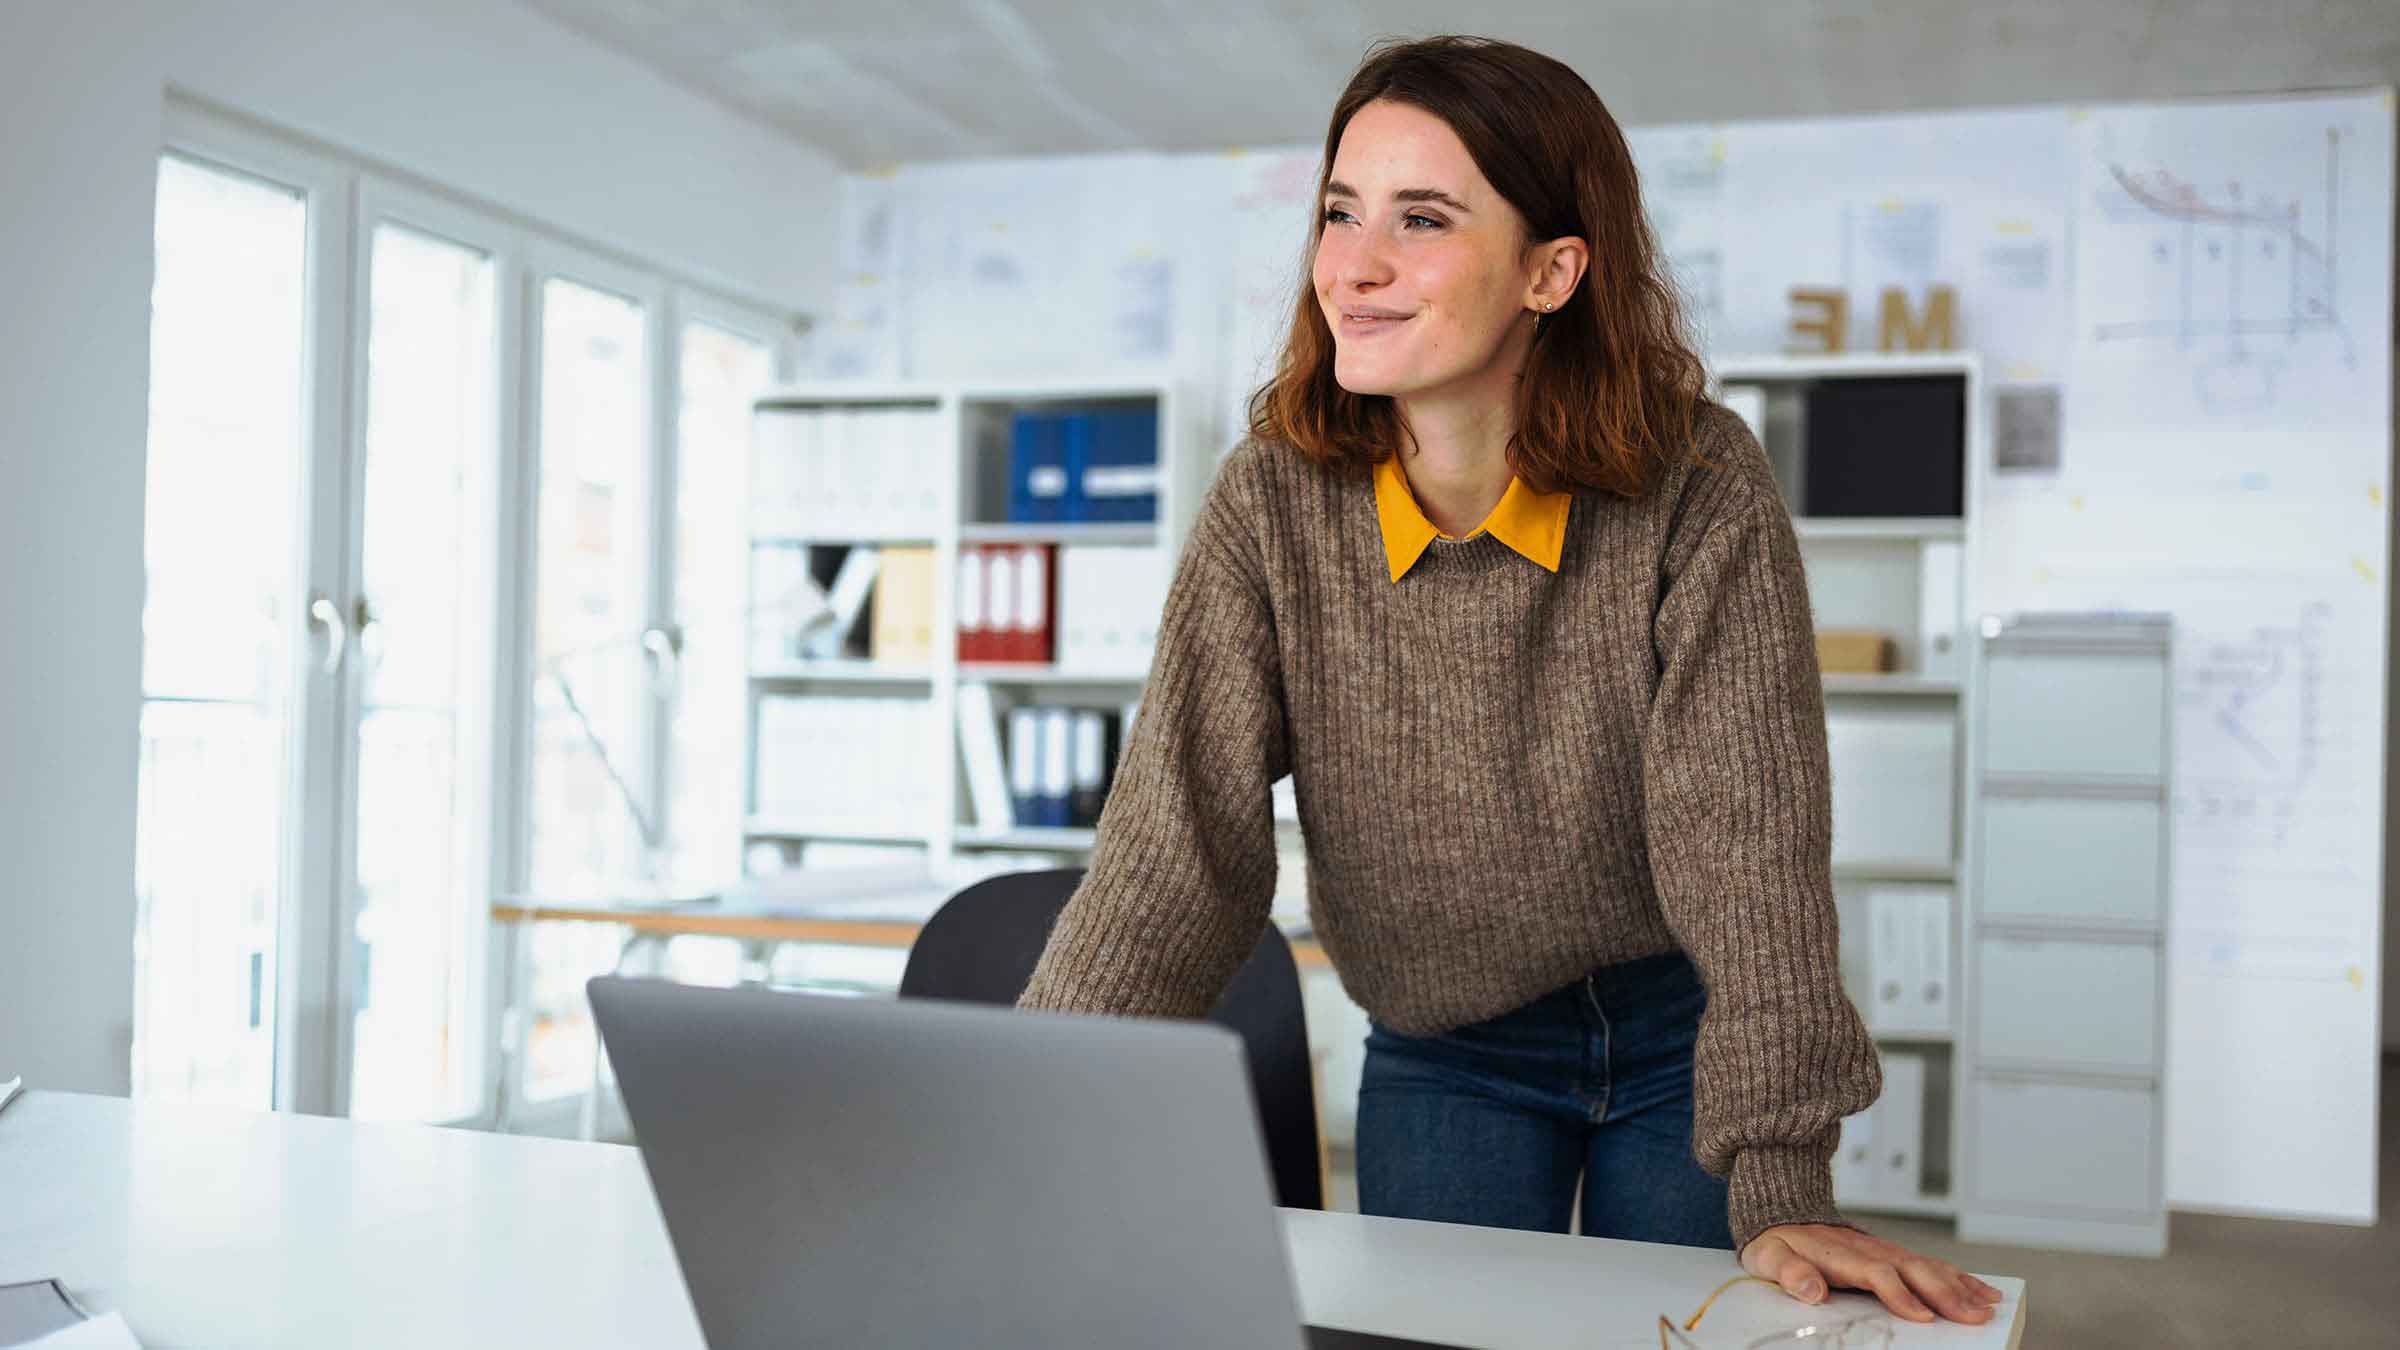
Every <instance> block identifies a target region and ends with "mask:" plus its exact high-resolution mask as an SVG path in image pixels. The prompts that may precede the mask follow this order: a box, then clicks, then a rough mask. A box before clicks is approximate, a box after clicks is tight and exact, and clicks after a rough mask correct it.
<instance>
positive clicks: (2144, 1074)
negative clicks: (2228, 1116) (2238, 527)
mask: <svg viewBox="0 0 2400 1350" xmlns="http://www.w3.org/2000/svg"><path fill="white" fill-rule="evenodd" d="M1981 653H1982V655H1981V660H1982V663H1983V670H1982V678H1981V680H1980V681H1978V688H1979V690H1980V696H1981V698H1982V700H1983V708H1982V716H1981V717H1979V718H1976V719H1973V720H1974V723H1975V726H1976V736H1975V744H1974V745H1973V746H1972V747H1971V748H1970V752H1969V760H1968V765H1969V771H1970V773H1971V774H1972V775H1973V777H1974V780H1975V786H1974V791H1973V793H1972V796H1971V798H1970V800H1971V803H1972V805H1971V806H1970V808H1969V817H1970V818H1969V822H1968V831H1967V863H1968V867H1969V869H1970V875H1972V876H1973V877H1974V879H1975V880H1974V884H1973V885H1972V886H1970V887H1969V888H1968V894H1969V895H1970V896H1971V897H1972V908H1971V911H1970V914H1969V930H1968V931H1969V937H1968V949H1967V960H1966V961H1965V962H1964V971H1963V974H1964V979H1965V985H1964V989H1963V991H1962V992H1963V994H1964V997H1965V1006H1966V1018H1965V1025H1964V1027H1963V1031H1962V1034H1963V1036H1964V1038H1965V1039H1964V1044H1963V1049H1964V1054H1963V1056H1962V1060H1961V1062H1962V1064H1963V1066H1964V1068H1965V1074H1964V1081H1963V1084H1962V1087H1961V1091H1960V1099H1959V1102H1958V1110H1959V1114H1960V1117H1961V1144H1962V1147H1961V1150H1960V1152H1961V1155H1962V1157H1963V1158H1964V1159H1965V1172H1966V1176H1965V1184H1964V1186H1963V1187H1962V1188H1961V1196H1960V1202H1959V1236H1960V1237H1961V1238H1964V1239H1966V1240H1968V1241H1995V1242H2015V1243H2023V1244H2027V1245H2033V1246H2044V1247H2065V1248H2075V1249H2081V1250H2089V1251H2106V1252H2121V1253H2129V1254H2141V1255H2161V1254H2163V1253H2164V1252H2165V1251H2166V1245H2167V1215H2166V1199H2165V1195H2166V1189H2165V1175H2164V1169H2165V1166H2166V1106H2165V1095H2164V1092H2163V1086H2164V1082H2165V1072H2166V987H2167V981H2166V950H2167V948H2166V939H2167V920H2168V912H2167V903H2166V897H2167V857H2168V853H2167V845H2168V815H2167V804H2168V795H2167V794H2168V790H2169V785H2170V776H2169V768H2168V761H2169V753H2168V747H2169V738H2168V729H2169V726H2170V714H2171V712H2172V707H2173V702H2174V685H2173V653H2172V629H2171V627H2170V625H2169V622H2168V620H2167V619H2166V618H2165V617H2164V616H2160V615H2117V614H2106V615H2071V614H2020V615H2014V616H2011V617H2008V618H2005V619H1987V620H1985V621H1984V625H1983V642H1982V644H1981Z"/></svg>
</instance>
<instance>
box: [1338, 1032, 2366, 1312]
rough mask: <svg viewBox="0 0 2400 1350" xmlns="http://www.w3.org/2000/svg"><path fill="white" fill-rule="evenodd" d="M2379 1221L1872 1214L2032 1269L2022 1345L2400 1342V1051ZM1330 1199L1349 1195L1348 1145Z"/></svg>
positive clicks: (1921, 1239) (1341, 1201) (1960, 1249)
mask: <svg viewBox="0 0 2400 1350" xmlns="http://www.w3.org/2000/svg"><path fill="white" fill-rule="evenodd" d="M2381 1121H2382V1130H2383V1140H2382V1146H2381V1151H2380V1164H2379V1166H2378V1168H2377V1174H2376V1175H2377V1182H2378V1187H2379V1190H2380V1192H2381V1194H2380V1196H2379V1199H2378V1202H2377V1204H2376V1213H2377V1214H2379V1215H2381V1216H2382V1221H2381V1222H2380V1223H2378V1224H2377V1225H2376V1226H2375V1227H2373V1228H2351V1227H2337V1226H2334V1225H2331V1224H2315V1223H2285V1222H2280V1221H2276V1220H2270V1219H2234V1218H2225V1217H2221V1216H2218V1215H2213V1214H2181V1213H2179V1214H2176V1215H2175V1216H2174V1217H2173V1219H2172V1221H2171V1222H2170V1223H2169V1226H2168V1232H2167V1255H2166V1257H2165V1258H2164V1259H2162V1260H2148V1259H2142V1258H2133V1257H2113V1256H2085V1255H2080V1254H2076V1253H2069V1252H2048V1251H2036V1250H2033V1249H2030V1248H2025V1247H2000V1246H1989V1245H1981V1244H1975V1243H1965V1242H1960V1241H1958V1240H1956V1239H1955V1238H1953V1237H1952V1236H1951V1235H1950V1234H1951V1226H1950V1225H1949V1224H1946V1223H1941V1222H1935V1221H1924V1220H1915V1219H1893V1218H1884V1217H1881V1216H1875V1217H1872V1218H1869V1219H1867V1220H1866V1223H1867V1226H1868V1227H1869V1228H1871V1229H1872V1230H1873V1231H1875V1232H1876V1233H1878V1234H1881V1235H1882V1236H1884V1237H1887V1238H1890V1239H1891V1240H1892V1241H1894V1242H1899V1243H1904V1244H1906V1245H1908V1246H1909V1247H1912V1248H1914V1249H1916V1250H1918V1251H1922V1252H1925V1253H1928V1254H1930V1255H1934V1256H1939V1257H1941V1258H1942V1259H1943V1260H1946V1261H1952V1262H1956V1263H1957V1264H1959V1265H1961V1266H1964V1267H1966V1268H1967V1269H1969V1270H1982V1271H1990V1272H1995V1273H1999V1274H2006V1275H2015V1276H2018V1277H2020V1278H2022V1279H2023V1280H2025V1281H2026V1283H2027V1286H2028V1288H2029V1290H2030V1296H2029V1298H2028V1300H2027V1303H2028V1308H2029V1312H2030V1315H2029V1316H2028V1318H2027V1320H2026V1323H2025V1342H2024V1350H2080V1347H2085V1346H2109V1347H2112V1350H2148V1347H2153V1346H2155V1347H2160V1348H2161V1350H2166V1348H2168V1347H2172V1350H2254V1348H2255V1347H2261V1346H2277V1347H2281V1346H2303V1345H2306V1346H2320V1345H2322V1346H2369V1345H2395V1344H2400V1290H2395V1288H2394V1284H2393V1281H2394V1277H2395V1275H2396V1274H2400V1056H2394V1055H2389V1054H2387V1055H2386V1056H2385V1057H2384V1061H2383V1110H2382V1115H2381ZM1332 1182H1333V1189H1332V1193H1331V1195H1330V1196H1329V1197H1328V1198H1329V1199H1330V1200H1331V1201H1332V1203H1333V1206H1334V1208H1337V1209H1351V1208H1355V1207H1356V1206H1357V1194H1358V1192H1357V1186H1356V1183H1355V1180H1354V1179H1353V1177H1352V1175H1351V1173H1350V1170H1349V1158H1348V1157H1347V1155H1345V1154H1340V1153H1337V1154H1335V1155H1334V1170H1333V1176H1332Z"/></svg>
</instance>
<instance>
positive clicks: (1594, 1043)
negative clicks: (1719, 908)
mask: <svg viewBox="0 0 2400 1350" xmlns="http://www.w3.org/2000/svg"><path fill="white" fill-rule="evenodd" d="M1707 1006H1708V992H1707V990H1706V988H1705V987H1703V986H1702V984H1701V982H1700V976H1699V972H1698V971H1696V970H1694V969H1693V967H1692V963H1691V961H1690V959H1689V958H1688V957H1686V956H1684V954H1683V953H1681V952H1669V953H1666V954H1665V955H1662V956H1652V957H1644V958H1642V959H1640V960H1637V961H1627V962H1624V963H1623V964H1620V965H1613V966H1603V967H1601V968H1599V969H1597V970H1594V971H1592V972H1591V973H1590V974H1589V975H1587V976H1585V977H1584V978H1583V979H1581V980H1578V981H1576V982H1575V983H1573V984H1570V985H1568V986H1567V987H1565V988H1563V989H1559V990H1555V991H1553V992H1551V993H1548V994H1544V995H1542V996H1541V997H1540V998H1537V999H1535V1000H1534V1001H1533V1002H1531V1003H1528V1004H1526V1005H1525V1006H1524V1007H1521V1008H1518V1009H1516V1010H1515V1011H1513V1012H1507V1013H1502V1014H1501V1015H1500V1016H1498V1017H1495V1018H1492V1019H1491V1020H1490V1021H1487V1022H1477V1023H1473V1024H1471V1025H1468V1026H1463V1027H1460V1028H1458V1029H1457V1030H1455V1031H1450V1032H1445V1033H1443V1034H1442V1035H1439V1036H1424V1037H1418V1036H1403V1035H1400V1034H1399V1033H1397V1032H1394V1031H1392V1030H1391V1029H1389V1028H1387V1027H1385V1026H1384V1025H1383V1024H1381V1023H1380V1022H1376V1021H1373V1020H1372V1019H1370V1020H1369V1022H1368V1027H1369V1030H1368V1034H1367V1058H1366V1067H1365V1070H1364V1072H1363V1074H1362V1075H1361V1077H1360V1080H1359V1089H1358V1207H1359V1210H1360V1211H1361V1212H1362V1213H1366V1214H1382V1215H1389V1216H1393V1217H1397V1218H1404V1219H1435V1220H1439V1221H1441V1222H1444V1223H1474V1224H1483V1225H1486V1226H1488V1227H1495V1228H1526V1229H1535V1230H1541V1231H1547V1232H1553V1233H1564V1232H1566V1231H1567V1225H1568V1221H1569V1219H1570V1217H1571V1216H1572V1213H1573V1208H1574V1203H1575V1198H1576V1187H1577V1183H1578V1181H1580V1182H1581V1185H1582V1192H1583V1232H1585V1233H1586V1234H1589V1235H1591V1236H1593V1237H1610V1238H1632V1239H1636V1240H1639V1241H1643V1242H1671V1243H1676V1244H1679V1245H1682V1246H1687V1247H1719V1248H1724V1249H1727V1250H1731V1249H1732V1247H1733V1231H1732V1226H1731V1224H1730V1222H1729V1221H1728V1219H1727V1217H1726V1209H1725V1183H1724V1182H1723V1181H1720V1180H1718V1179H1717V1178H1715V1177H1712V1176H1710V1175H1708V1174H1707V1173H1706V1172H1703V1171H1701V1170H1700V1164H1699V1163H1698V1162H1697V1161H1696V1160H1695V1159H1694V1158H1693V1157H1692V1045H1693V1042H1694V1041H1695V1040H1696V1039H1697V1038H1698V1036H1699V1031H1700V1013H1701V1010H1702V1009H1704V1008H1706V1007H1707Z"/></svg>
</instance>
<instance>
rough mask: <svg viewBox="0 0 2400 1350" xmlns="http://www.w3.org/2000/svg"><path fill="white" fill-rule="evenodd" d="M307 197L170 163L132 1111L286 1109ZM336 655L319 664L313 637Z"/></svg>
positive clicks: (306, 438) (153, 334) (325, 619)
mask: <svg viewBox="0 0 2400 1350" xmlns="http://www.w3.org/2000/svg"><path fill="white" fill-rule="evenodd" d="M309 215H310V193H309V191H308V189H307V187H306V185H305V184H292V183H284V182H278V181H273V180H270V179H266V178H261V177H254V176H252V175H251V174H249V173H247V172H244V171H241V170H237V169H233V168H229V167H225V166H222V165H218V164H214V163H210V162H206V161H202V160H199V159H197V158H192V157H187V156H184V155H177V154H170V155H167V156H164V157H162V158H161V159H160V161H159V166H158V198H157V217H156V228H157V236H156V258H157V262H156V269H157V270H156V272H155V274H154V275H155V279H154V282H153V286H152V292H151V319H150V349H151V356H150V364H151V379H150V433H149V450H148V461H147V465H148V467H147V469H146V475H147V482H146V485H145V499H146V516H145V521H144V530H143V562H144V570H145V585H144V590H143V597H142V712H141V758H140V763H139V769H138V775H139V785H138V788H137V800H138V803H139V805H138V813H139V814H138V818H137V821H136V825H135V833H134V890H135V896H136V900H135V906H136V908H135V919H134V1040H133V1091H134V1093H135V1095H137V1096H149V1097H164V1098H170V1099H176V1100H185V1101H199V1102H211V1103H216V1104H221V1105H229V1106H249V1107H257V1108H259V1109H266V1108H269V1107H272V1106H274V1105H275V1104H276V1079H277V1074H278V1071H279V1069H283V1070H285V1071H288V1069H289V1066H288V1065H279V1064H278V1058H279V1057H278V1053H277V1052H278V1046H277V1030H278V1025H279V1019H280V1017H281V1016H282V1012H283V1009H282V1000H281V998H280V997H279V994H280V991H281V989H282V987H283V980H282V973H283V972H282V963H283V961H284V959H285V958H286V956H287V955H288V954H290V948H289V947H288V946H287V942H286V940H287V938H288V936H289V934H287V933H286V931H285V924H284V918H285V913H286V910H287V908H288V907H289V906H290V904H291V902H292V901H293V900H294V898H295V896H296V894H297V893H298V890H299V888H300V885H301V881H300V871H301V869H300V867H299V865H298V860H297V859H296V858H295V857H294V856H293V855H294V850H295V845H296V843H297V841H298V840H299V839H300V838H301V831H300V829H299V821H298V820H297V819H296V818H295V817H296V811H295V809H294V807H295V803H296V795H295V792H294V786H295V784H296V783H297V782H298V781H299V779H300V778H301V776H302V775H303V773H304V771H305V770H304V765H305V763H306V759H307V756H306V750H305V747H306V745H307V743H308V741H307V736H306V731H307V725H306V723H307V712H308V708H307V699H308V694H309V682H310V678H311V671H312V670H319V669H325V668H329V667H331V666H333V665H334V664H336V663H338V662H339V661H340V660H341V655H342V647H341V643H340V641H339V640H338V633H339V626H340V616H339V614H338V613H337V612H335V611H333V610H332V609H331V608H330V606H329V602H328V601H327V599H326V597H325V595H324V593H323V592H322V591H319V592H318V593H316V594H315V595H314V596H313V598H312V596H311V594H310V590H309V586H308V579H307V573H308V571H309V567H308V557H307V555H308V533H307V531H306V529H305V528H304V527H302V526H298V525H295V523H294V517H295V508H296V507H297V506H299V505H300V504H301V503H302V502H303V500H304V499H305V495H306V494H305V487H306V484H307V482H308V472H307V471H308V464H309V447H310V440H311V427H310V424H309V398H308V390H309V385H310V374H311V361H310V355H311V353H310V343H309V328H308V321H309V299H310V280H311V278H310V269H309V226H310V220H309ZM312 624H315V625H318V626H319V627H320V628H321V631H322V635H323V636H325V637H326V638H327V639H328V643H327V645H326V646H325V647H324V649H323V652H322V661H323V663H324V665H323V666H316V665H312V661H314V660H315V659H316V653H313V652H311V651H310V650H309V636H310V634H309V631H308V630H309V627H310V625H312Z"/></svg>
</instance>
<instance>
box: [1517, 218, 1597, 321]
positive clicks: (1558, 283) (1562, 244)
mask: <svg viewBox="0 0 2400 1350" xmlns="http://www.w3.org/2000/svg"><path fill="white" fill-rule="evenodd" d="M1591 259H1592V248H1591V245H1589V244H1587V243H1585V242H1584V241H1583V240H1581V239H1579V238H1577V237H1576V236H1574V235H1567V236H1564V237H1563V238H1558V239H1552V240H1548V241H1546V242H1543V243H1539V244H1536V245H1534V246H1533V258H1532V262H1533V282H1532V284H1531V285H1529V286H1527V287H1526V288H1525V307H1526V308H1527V309H1530V310H1533V311H1535V312H1536V313H1549V312H1555V311H1557V310H1559V309H1563V308H1565V307H1566V303H1567V301H1568V300H1569V299H1571V298H1573V297H1574V294H1575V288H1576V287H1577V286H1579V285H1581V284H1583V273H1584V269H1585V268H1587V267H1589V266H1590V265H1591Z"/></svg>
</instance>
